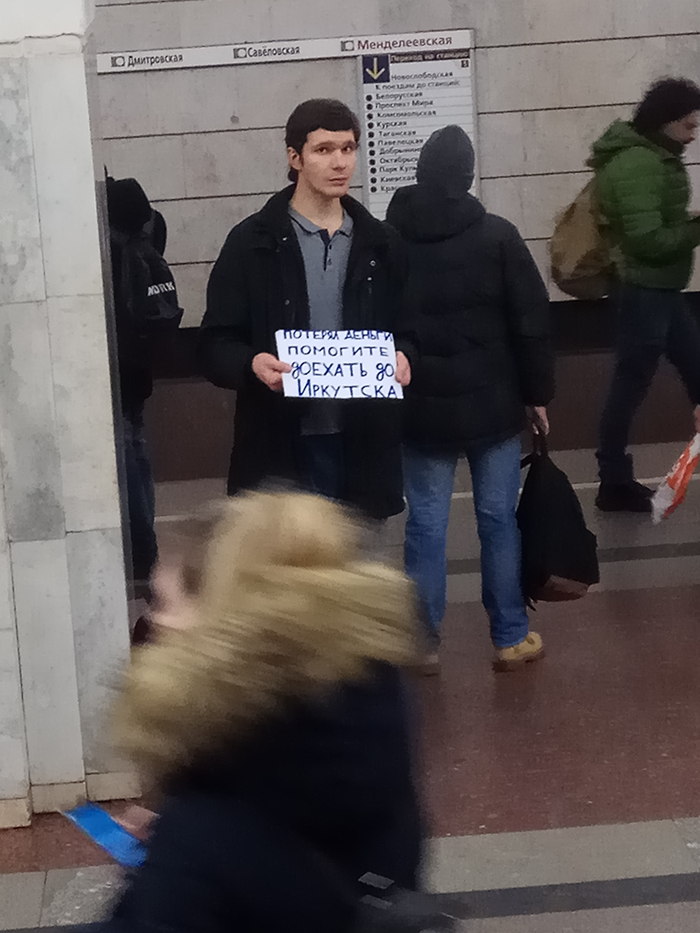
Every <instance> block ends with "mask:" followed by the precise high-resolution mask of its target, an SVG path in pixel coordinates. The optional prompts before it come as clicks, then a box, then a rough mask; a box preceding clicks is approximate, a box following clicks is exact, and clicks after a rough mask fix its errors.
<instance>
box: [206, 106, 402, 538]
mask: <svg viewBox="0 0 700 933" xmlns="http://www.w3.org/2000/svg"><path fill="white" fill-rule="evenodd" d="M359 138H360V126H359V122H358V120H357V117H356V116H355V115H354V114H353V113H352V112H351V111H350V110H349V109H348V108H347V107H346V106H345V105H344V104H342V103H340V102H339V101H333V100H310V101H306V102H305V103H303V104H301V105H300V106H299V107H297V108H296V110H295V111H294V113H293V114H292V115H291V117H290V118H289V121H288V123H287V130H286V143H287V156H288V161H289V169H290V171H289V177H290V180H291V181H292V185H291V186H290V187H289V188H287V189H285V190H284V191H281V192H279V193H278V194H276V195H274V196H273V197H272V198H271V199H270V200H269V201H268V202H267V204H266V205H265V206H264V207H263V209H262V210H261V211H259V212H258V213H257V214H254V215H253V216H252V217H249V218H247V219H246V220H244V221H243V222H242V223H241V224H238V225H237V226H236V227H234V228H233V230H232V231H231V232H230V234H229V236H228V238H227V240H226V243H225V244H224V247H223V249H222V251H221V254H220V256H219V258H218V260H217V262H216V265H215V266H214V269H213V271H212V274H211V278H210V280H209V286H208V290H207V310H206V314H205V316H204V320H203V322H202V328H201V334H200V354H201V361H202V365H203V369H204V372H205V374H206V376H207V377H208V378H209V379H210V380H211V381H212V382H213V383H214V384H215V385H218V386H222V387H223V388H229V389H236V390H237V393H238V395H237V401H236V415H235V432H234V445H233V453H232V455H231V467H230V472H229V487H228V488H229V493H230V494H233V493H235V492H237V491H238V490H240V489H249V488H252V487H255V486H257V485H259V484H260V483H261V482H264V481H265V480H267V479H275V478H277V479H283V480H290V481H292V482H295V483H298V484H299V485H301V486H303V487H304V488H307V489H310V490H312V491H314V492H318V493H320V494H321V495H325V496H328V497H330V498H333V499H339V500H341V501H344V502H347V503H349V504H352V505H354V506H356V507H358V508H360V509H361V510H362V511H363V512H365V513H366V514H368V515H370V516H371V517H373V518H377V519H383V518H387V517H389V516H390V515H395V514H397V513H398V512H401V511H402V510H403V489H402V473H401V421H400V419H401V411H400V404H399V399H400V398H401V397H402V388H403V387H405V386H407V385H408V384H409V382H410V379H411V365H410V358H411V354H412V353H414V352H415V349H414V345H413V340H412V336H411V334H410V332H409V330H408V328H407V325H406V321H405V319H404V309H403V302H402V294H403V280H404V274H403V264H402V259H401V250H400V247H399V244H398V240H397V238H396V236H395V234H394V233H393V232H392V231H391V229H390V228H388V227H387V226H386V225H385V224H383V223H380V222H379V221H378V220H376V219H375V218H374V217H372V216H371V214H369V212H368V211H367V210H366V209H365V208H364V207H363V206H362V205H361V204H360V203H359V202H358V201H356V200H354V199H353V198H351V197H349V195H348V191H349V188H350V183H351V181H352V177H353V174H354V172H355V167H356V162H357V149H358V143H359Z"/></svg>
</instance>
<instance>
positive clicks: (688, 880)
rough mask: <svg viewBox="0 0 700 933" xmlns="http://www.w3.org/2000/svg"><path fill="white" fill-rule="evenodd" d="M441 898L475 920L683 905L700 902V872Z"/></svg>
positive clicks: (445, 903) (447, 905)
mask: <svg viewBox="0 0 700 933" xmlns="http://www.w3.org/2000/svg"><path fill="white" fill-rule="evenodd" d="M440 900H441V901H442V902H443V903H444V907H445V910H447V911H449V906H450V904H451V903H453V904H455V905H456V906H457V907H458V908H459V912H460V914H462V915H466V916H468V917H470V918H473V919H477V918H487V917H519V916H524V915H533V914H554V913H573V912H574V911H578V910H602V909H606V908H607V909H609V908H613V907H641V906H649V905H655V904H679V903H684V902H690V901H700V874H690V875H667V876H663V877H657V878H623V879H618V880H616V881H584V882H580V883H578V884H554V885H546V886H543V887H536V888H507V889H504V890H501V891H469V892H466V893H463V894H445V895H441V896H440ZM455 913H456V911H455Z"/></svg>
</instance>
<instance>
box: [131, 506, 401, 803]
mask: <svg viewBox="0 0 700 933" xmlns="http://www.w3.org/2000/svg"><path fill="white" fill-rule="evenodd" d="M222 509H223V512H222V517H221V518H220V520H219V521H218V523H217V525H216V530H215V532H214V534H213V536H212V538H211V542H210V543H209V544H208V545H207V546H206V549H205V554H204V559H203V562H202V563H203V569H202V572H201V584H200V589H199V592H198V594H197V595H196V596H195V597H192V598H191V599H189V600H188V601H183V602H182V603H181V605H180V609H179V610H178V620H177V622H176V626H175V627H171V628H169V629H166V630H164V632H163V634H162V635H161V637H159V638H158V639H157V641H156V642H155V643H154V644H153V645H152V646H148V647H146V648H144V649H142V650H141V652H140V653H139V656H138V657H137V658H136V660H135V662H134V664H133V665H132V668H131V670H130V671H129V673H128V675H127V683H126V687H125V690H124V693H123V696H122V698H121V701H120V703H119V704H118V708H117V714H116V740H117V744H118V745H119V746H120V747H121V748H122V749H123V750H124V751H125V752H126V753H127V754H129V755H130V757H131V758H132V759H133V760H134V762H135V763H136V764H137V765H138V766H139V767H140V768H141V771H142V773H143V775H144V777H145V778H146V780H147V781H152V782H154V783H156V784H161V785H162V784H163V783H164V782H167V781H168V780H169V779H171V778H172V777H173V776H176V775H177V774H178V773H179V772H182V771H187V770H188V769H197V767H198V766H199V765H200V764H201V763H202V762H207V761H210V760H216V761H220V762H223V765H222V766H223V767H224V768H227V767H235V757H236V754H237V750H238V748H240V747H242V744H243V741H244V740H248V739H254V738H255V737H256V735H258V734H260V733H265V731H266V730H267V729H268V727H269V726H270V724H271V723H272V724H275V723H278V722H284V721H285V717H287V716H290V717H291V718H292V719H293V718H294V715H295V711H296V712H298V711H299V710H300V709H302V710H303V709H305V708H313V707H314V705H315V704H319V703H320V704H321V705H323V703H325V701H326V699H327V698H329V697H332V696H333V695H334V694H335V693H336V692H337V689H338V688H339V687H341V686H343V685H346V684H356V683H362V681H363V680H364V679H365V678H366V677H367V675H368V673H369V672H370V670H371V669H372V666H373V664H374V663H375V662H378V663H379V664H389V665H396V666H404V665H407V664H409V663H412V662H413V660H414V658H415V631H414V624H413V619H414V611H413V588H412V585H411V583H410V581H409V580H408V579H407V578H406V577H405V576H404V575H403V574H402V573H400V572H398V571H396V570H394V569H392V568H389V567H385V566H383V565H381V564H378V563H375V562H372V561H368V560H366V559H364V558H363V557H362V555H361V550H362V531H361V528H360V527H359V526H357V525H355V523H354V522H353V521H351V520H350V518H349V517H348V516H347V515H346V513H345V512H344V511H343V510H342V509H341V508H340V507H339V506H338V505H336V504H334V503H331V502H329V501H328V500H325V499H321V498H319V497H316V496H310V495H305V494H296V493H295V494H292V493H256V494H250V495H248V496H244V497H239V498H237V499H235V500H232V501H231V502H229V503H226V504H225V505H224V506H223V507H222ZM169 618H170V621H171V624H172V620H173V616H172V614H171V615H170V616H169Z"/></svg>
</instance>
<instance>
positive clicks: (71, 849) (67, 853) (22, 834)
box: [0, 813, 111, 874]
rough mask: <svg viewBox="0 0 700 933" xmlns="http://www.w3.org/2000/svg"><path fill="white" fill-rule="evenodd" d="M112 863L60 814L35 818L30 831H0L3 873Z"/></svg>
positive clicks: (0, 856)
mask: <svg viewBox="0 0 700 933" xmlns="http://www.w3.org/2000/svg"><path fill="white" fill-rule="evenodd" d="M110 863H111V859H110V858H109V856H107V855H106V854H105V853H104V852H103V851H102V850H101V849H99V848H98V847H97V846H96V845H94V844H93V843H92V842H90V840H89V839H88V838H87V837H86V836H84V835H83V834H82V833H81V832H80V830H78V829H76V827H75V826H73V824H72V823H70V822H69V821H68V820H67V819H66V818H65V817H64V816H60V815H59V814H57V813H51V814H45V815H40V816H35V817H34V820H33V822H32V825H31V826H30V827H29V828H28V829H3V830H1V831H0V874H5V873H8V874H9V873H13V872H20V871H48V870H49V869H52V868H85V867H87V866H90V865H109V864H110Z"/></svg>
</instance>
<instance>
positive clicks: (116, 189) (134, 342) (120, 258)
mask: <svg viewBox="0 0 700 933" xmlns="http://www.w3.org/2000/svg"><path fill="white" fill-rule="evenodd" d="M107 210H108V216H109V227H110V253H111V261H112V293H113V295H114V314H115V320H116V333H117V357H118V361H119V386H120V392H121V403H122V411H123V412H124V413H125V414H126V415H127V416H128V417H134V415H136V414H137V413H138V412H139V410H140V409H141V408H142V407H143V404H144V402H145V401H146V399H148V398H150V396H151V394H152V392H153V354H154V342H153V338H152V337H151V336H149V335H148V334H145V333H144V332H143V329H142V328H138V327H136V326H135V322H134V319H133V315H132V313H131V311H130V307H131V305H132V303H133V295H134V294H135V293H136V292H143V293H145V290H146V289H147V287H148V284H149V283H148V282H145V281H143V280H142V275H143V272H142V270H141V268H140V266H139V267H137V266H135V265H134V264H133V262H132V263H130V261H129V255H128V251H127V250H126V249H125V243H126V242H127V241H128V240H132V239H133V238H134V237H138V236H142V237H144V238H145V239H146V240H148V241H149V242H151V243H152V244H153V246H154V248H155V249H156V250H157V251H158V252H159V253H160V254H161V255H162V254H163V251H164V250H165V241H166V237H167V231H166V225H165V220H164V218H163V215H162V214H161V213H160V212H159V211H154V210H152V208H151V205H150V202H149V200H148V197H147V196H146V193H145V191H144V190H143V188H142V187H141V185H140V184H139V183H138V182H137V181H136V179H134V178H121V179H118V180H115V179H114V178H110V177H108V178H107Z"/></svg>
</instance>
